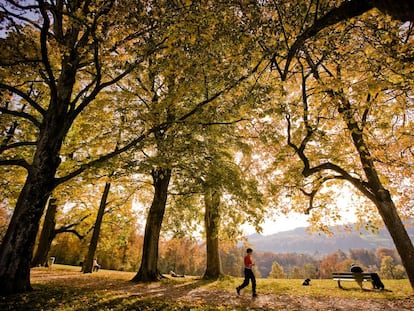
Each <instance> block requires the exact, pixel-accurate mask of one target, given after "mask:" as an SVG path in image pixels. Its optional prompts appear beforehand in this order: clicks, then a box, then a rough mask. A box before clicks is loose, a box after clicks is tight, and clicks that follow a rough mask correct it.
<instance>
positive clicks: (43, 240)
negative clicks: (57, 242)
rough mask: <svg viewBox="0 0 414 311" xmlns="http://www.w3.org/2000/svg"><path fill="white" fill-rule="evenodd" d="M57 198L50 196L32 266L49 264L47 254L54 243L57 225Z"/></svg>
mask: <svg viewBox="0 0 414 311" xmlns="http://www.w3.org/2000/svg"><path fill="white" fill-rule="evenodd" d="M56 209H57V206H56V199H53V198H50V199H49V204H48V207H47V211H46V215H45V220H44V222H43V228H42V232H41V233H40V237H39V244H38V246H37V249H36V253H35V255H34V257H33V260H32V267H37V266H45V267H46V266H48V258H47V255H48V253H49V250H50V246H51V245H52V241H53V239H54V238H55V236H56V234H55V225H56V220H55V217H56Z"/></svg>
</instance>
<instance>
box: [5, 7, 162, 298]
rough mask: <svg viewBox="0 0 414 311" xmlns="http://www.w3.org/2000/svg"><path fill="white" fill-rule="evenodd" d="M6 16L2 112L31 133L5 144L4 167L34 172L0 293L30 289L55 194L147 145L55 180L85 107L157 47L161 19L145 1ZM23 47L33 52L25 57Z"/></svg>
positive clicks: (24, 10)
mask: <svg viewBox="0 0 414 311" xmlns="http://www.w3.org/2000/svg"><path fill="white" fill-rule="evenodd" d="M0 10H1V14H2V16H4V17H7V18H2V23H3V25H5V24H8V26H10V28H9V29H11V31H10V32H9V33H7V37H6V38H4V39H3V38H2V39H1V45H2V48H1V51H2V52H1V53H2V57H1V59H2V62H1V68H2V73H1V75H2V78H3V79H2V82H1V83H0V89H1V90H2V92H5V93H7V94H10V95H11V102H3V103H2V106H1V109H0V111H1V113H2V114H4V115H8V116H10V117H11V122H13V121H14V120H19V121H16V123H15V124H16V126H21V127H22V129H23V128H24V129H25V131H23V132H22V133H23V134H24V135H25V136H22V137H21V135H20V133H19V132H18V131H14V132H13V134H14V135H13V139H12V140H9V143H8V144H7V146H2V150H7V153H5V152H3V154H2V155H3V157H2V159H1V160H0V165H8V166H10V165H15V166H19V167H23V168H25V169H26V171H27V176H26V180H25V182H24V185H23V187H22V189H21V192H20V195H19V198H18V200H17V203H16V206H15V210H14V213H13V216H12V218H11V221H10V224H9V227H8V230H7V232H6V234H5V237H4V239H3V242H2V245H1V247H0V262H1V264H0V266H1V268H0V281H1V283H2V284H4V286H2V288H1V290H0V292H1V294H12V293H18V292H24V291H28V290H31V286H30V278H29V275H30V269H29V268H30V261H31V258H32V252H33V247H34V239H35V236H36V233H37V230H38V226H39V220H40V218H41V215H42V212H43V210H44V208H45V204H46V201H47V199H48V197H49V195H50V193H51V192H52V190H53V189H54V188H55V187H56V186H57V185H59V184H61V183H63V182H65V181H67V180H69V179H70V178H73V177H74V176H76V175H78V174H80V173H81V172H82V171H84V170H85V169H87V168H88V167H90V166H92V165H94V163H97V162H102V161H103V160H106V159H108V158H110V157H113V156H115V155H117V154H120V153H122V152H124V151H125V150H127V149H128V148H131V147H132V146H134V145H136V143H137V142H138V141H140V140H142V139H143V136H140V137H138V138H137V139H135V140H133V141H130V142H129V143H126V144H125V145H124V146H123V147H122V148H117V149H116V150H115V151H112V152H109V153H108V154H106V155H98V156H97V157H96V158H95V159H93V160H92V161H84V162H83V163H82V164H81V165H80V164H79V163H76V165H75V168H74V169H73V170H72V171H71V172H70V173H68V171H66V172H65V173H63V175H58V176H59V177H56V172H57V171H58V168H59V166H60V164H61V162H62V160H65V159H62V158H60V156H59V155H60V152H61V149H62V145H63V144H64V139H65V137H66V136H67V134H68V132H69V131H70V129H71V126H72V125H73V123H74V121H75V120H76V118H77V117H78V116H79V115H80V114H81V113H84V112H87V111H86V107H88V105H89V104H90V103H91V102H93V101H94V100H95V99H96V97H97V96H98V95H99V93H101V92H102V91H103V90H105V89H107V88H109V87H110V86H112V85H114V84H115V83H117V82H118V81H120V80H122V79H123V78H125V77H126V76H127V75H128V74H129V73H130V72H131V71H132V70H134V68H136V66H137V65H138V64H139V63H140V62H141V61H142V59H144V58H145V56H146V55H148V54H151V53H152V52H153V51H154V50H156V49H157V48H158V46H157V45H155V46H154V45H153V46H148V45H147V44H146V41H145V39H144V38H145V34H146V33H148V32H149V31H155V29H156V28H157V26H156V24H154V23H155V22H154V20H156V19H158V16H159V15H158V11H157V10H156V8H155V7H154V8H153V10H148V7H147V6H145V5H144V4H143V3H135V4H134V5H133V6H131V5H130V2H129V1H127V0H126V1H107V2H105V3H98V2H96V3H95V2H93V3H90V1H79V2H71V3H67V2H64V1H58V2H50V3H45V1H40V0H39V1H36V2H34V3H33V4H32V5H29V4H27V3H26V2H24V1H21V2H20V1H6V2H5V3H3V4H2V5H1V7H0ZM156 11H157V13H156ZM114 15H116V16H117V18H116V19H113V18H112V17H113V16H114ZM154 15H157V16H156V17H155V18H153V16H154ZM159 43H160V42H158V43H157V44H159ZM19 46H23V47H24V49H25V50H27V51H30V54H26V53H21V49H20V48H19ZM128 52H130V54H129V55H128V54H127V53H128ZM141 53H142V54H141ZM114 55H117V56H116V57H114ZM12 66H13V70H10V68H11V67H12ZM15 66H18V68H19V70H16V68H17V67H15ZM80 79H81V80H82V82H81V81H80ZM10 128H12V127H10ZM32 133H33V134H32ZM19 135H20V136H19ZM144 136H145V135H144ZM18 150H25V151H27V152H26V154H24V153H23V152H18ZM13 151H16V152H17V154H13V153H12V152H13Z"/></svg>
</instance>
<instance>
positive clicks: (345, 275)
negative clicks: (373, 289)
mask: <svg viewBox="0 0 414 311" xmlns="http://www.w3.org/2000/svg"><path fill="white" fill-rule="evenodd" d="M332 279H333V280H334V281H337V282H338V287H339V288H343V287H342V285H341V281H355V282H358V281H360V282H364V281H366V282H372V278H371V273H370V272H363V273H357V272H334V273H332Z"/></svg>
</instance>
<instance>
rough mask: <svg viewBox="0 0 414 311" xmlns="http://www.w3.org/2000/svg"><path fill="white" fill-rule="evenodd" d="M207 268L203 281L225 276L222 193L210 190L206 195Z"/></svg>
mask: <svg viewBox="0 0 414 311" xmlns="http://www.w3.org/2000/svg"><path fill="white" fill-rule="evenodd" d="M204 201H205V203H204V204H205V214H204V221H205V230H206V247H207V267H206V271H205V272H204V276H203V279H218V278H219V277H220V275H222V274H223V272H222V268H221V260H220V253H219V230H220V211H219V207H220V193H219V192H218V191H216V190H213V189H211V188H208V189H206V190H205V193H204Z"/></svg>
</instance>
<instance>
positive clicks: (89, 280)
mask: <svg viewBox="0 0 414 311" xmlns="http://www.w3.org/2000/svg"><path fill="white" fill-rule="evenodd" d="M32 283H33V284H34V285H36V284H48V285H56V287H57V288H62V287H65V288H67V289H70V290H71V291H72V292H73V293H72V295H75V296H76V295H79V296H78V297H73V299H82V297H88V295H90V293H97V292H103V293H105V294H104V295H105V297H106V296H114V297H116V299H118V300H120V301H122V302H123V303H125V302H128V301H134V300H135V301H136V300H141V299H147V300H148V299H149V300H151V299H153V300H154V301H156V300H157V301H163V302H164V303H168V302H170V301H171V302H174V303H182V304H185V305H190V306H191V305H197V306H202V305H209V306H219V307H220V308H221V309H220V310H272V311H273V310H298V311H299V310H320V311H328V310H329V311H333V310H335V311H342V310H343V311H354V310H355V311H357V310H358V311H360V310H363V311H388V310H396V311H397V310H398V311H409V310H410V311H413V310H414V296H411V297H410V298H407V299H402V300H387V299H344V298H336V297H311V296H293V295H274V294H260V293H259V295H258V297H257V298H254V299H253V298H252V297H251V295H250V293H248V291H245V292H243V293H242V295H240V296H238V295H237V293H236V291H234V292H229V291H225V290H216V289H211V288H206V287H205V286H200V284H201V282H200V281H195V280H188V282H187V281H184V282H179V283H175V282H171V283H169V282H157V283H150V284H135V283H132V282H130V281H129V279H128V280H127V279H114V278H106V277H102V276H98V274H96V275H95V274H92V275H90V274H89V275H83V274H80V273H79V272H73V273H65V274H62V273H61V272H56V273H53V272H49V273H47V274H45V273H44V271H43V272H42V271H34V272H33V273H32ZM88 293H89V294H88ZM190 310H191V309H190Z"/></svg>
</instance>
